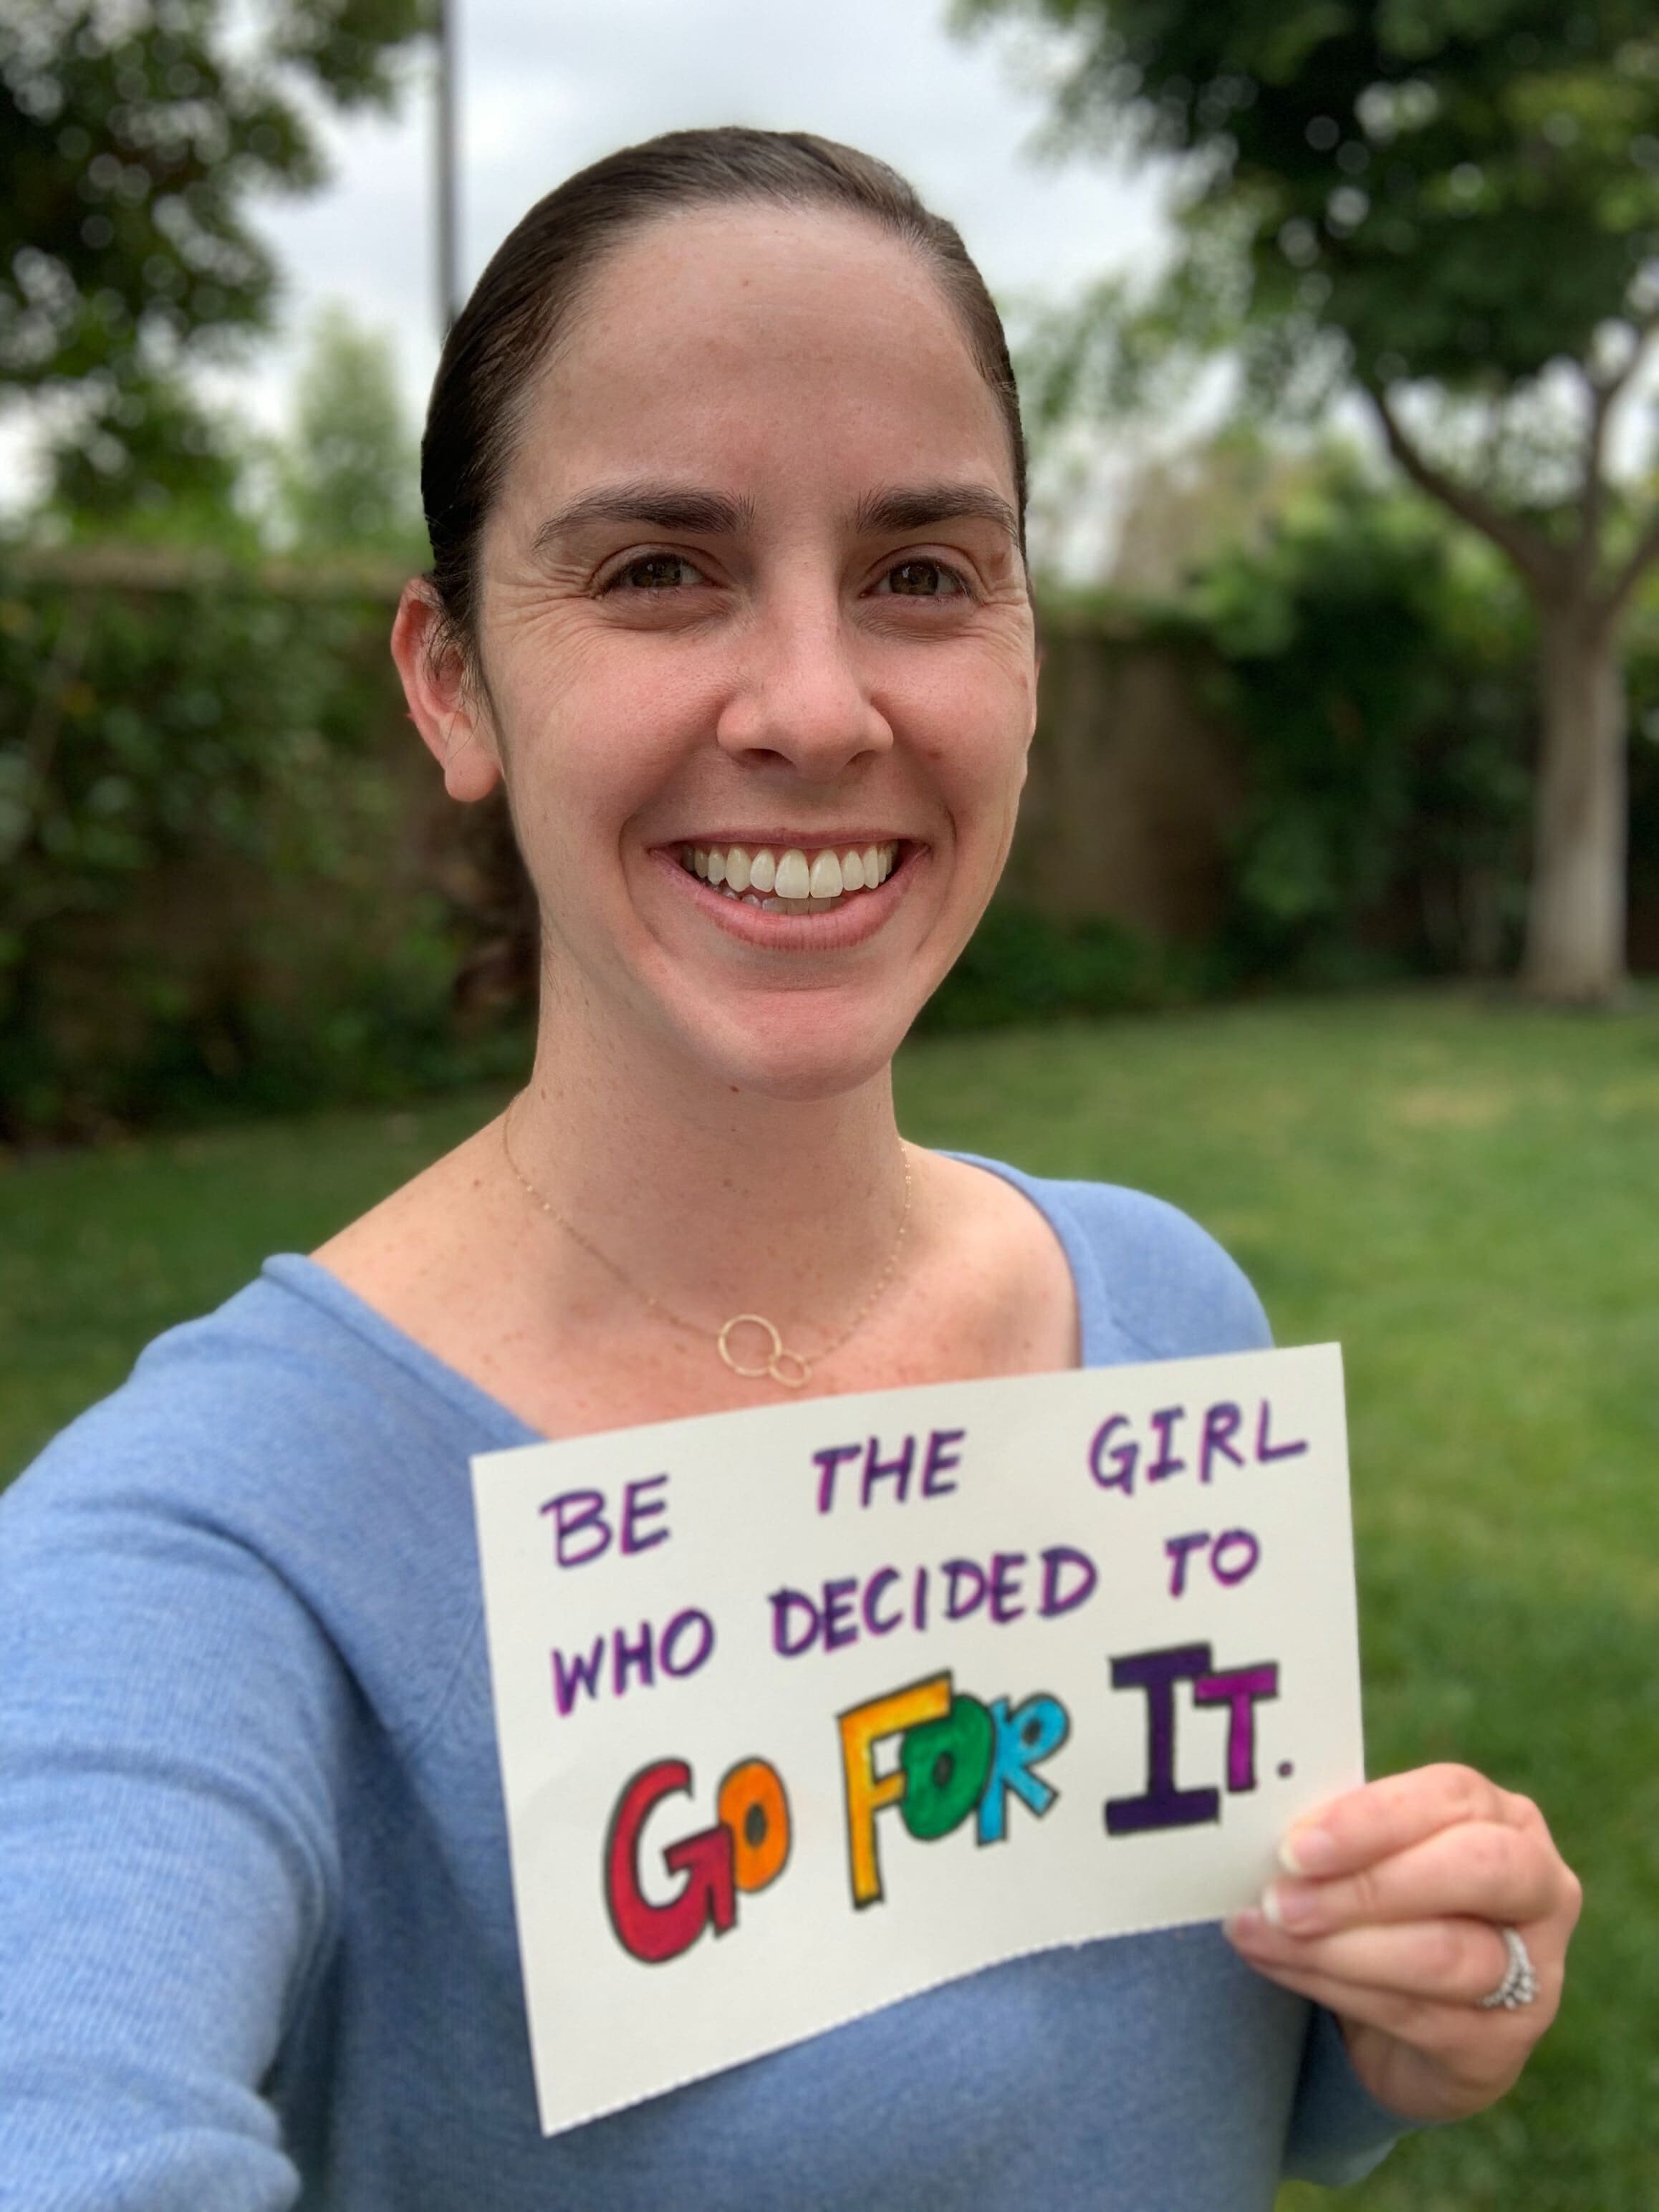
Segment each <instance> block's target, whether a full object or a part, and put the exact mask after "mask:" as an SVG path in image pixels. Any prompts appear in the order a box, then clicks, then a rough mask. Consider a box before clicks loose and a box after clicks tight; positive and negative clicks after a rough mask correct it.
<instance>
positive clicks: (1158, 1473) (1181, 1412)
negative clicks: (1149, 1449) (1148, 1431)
mask: <svg viewBox="0 0 1659 2212" xmlns="http://www.w3.org/2000/svg"><path fill="white" fill-rule="evenodd" d="M1186 1418H1187V1408H1186V1407H1184V1406H1165V1407H1164V1410H1163V1411H1162V1412H1161V1413H1151V1414H1149V1415H1148V1416H1147V1419H1149V1420H1150V1421H1151V1422H1152V1426H1153V1427H1154V1428H1155V1429H1156V1430H1157V1431H1158V1457H1157V1458H1156V1459H1155V1460H1154V1461H1153V1462H1152V1465H1151V1466H1150V1467H1149V1468H1147V1470H1146V1480H1147V1481H1148V1482H1163V1481H1164V1480H1167V1479H1168V1477H1169V1476H1170V1475H1172V1474H1184V1473H1185V1472H1186V1468H1187V1462H1186V1461H1185V1460H1184V1459H1177V1458H1176V1455H1175V1453H1174V1451H1173V1450H1172V1449H1171V1447H1170V1431H1171V1430H1172V1429H1173V1428H1174V1427H1175V1425H1176V1422H1177V1421H1184V1420H1185V1419H1186Z"/></svg>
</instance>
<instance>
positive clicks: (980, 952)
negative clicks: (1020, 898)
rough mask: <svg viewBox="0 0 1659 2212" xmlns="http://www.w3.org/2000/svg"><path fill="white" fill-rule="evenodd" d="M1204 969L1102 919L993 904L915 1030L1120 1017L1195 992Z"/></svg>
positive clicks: (1180, 954) (1197, 959)
mask: <svg viewBox="0 0 1659 2212" xmlns="http://www.w3.org/2000/svg"><path fill="white" fill-rule="evenodd" d="M1205 981H1206V974H1205V963H1204V962H1203V960H1202V959H1201V958H1200V957H1198V956H1195V955H1193V954H1191V953H1188V952H1185V951H1181V950H1179V949H1176V948H1172V947H1169V946H1163V945H1154V944H1153V943H1152V942H1151V941H1150V940H1149V939H1146V938H1144V937H1140V936H1138V935H1137V934H1136V933H1134V932H1133V931H1132V930H1129V929H1126V928H1125V927H1123V925H1122V924H1121V922H1115V921H1107V920H1105V919H1103V918H1085V919H1082V920H1079V921H1056V920H1054V919H1053V918H1052V917H1050V916H1048V915H1042V914H1036V913H1034V912H1032V911H1031V910H1030V909H1029V908H1023V907H1019V906H1014V905H1009V904H1006V903H1004V902H1002V901H1000V900H999V901H997V902H995V903H994V904H993V906H992V907H991V908H990V909H989V911H988V912H987V915H986V916H985V918H984V920H983V921H981V923H980V926H979V927H978V928H977V929H976V930H975V932H974V934H973V937H972V938H971V939H970V940H969V944H968V947H967V949H966V951H964V952H963V955H962V957H961V958H960V959H959V960H958V961H957V964H956V966H955V967H954V968H953V969H951V972H950V974H949V975H947V976H946V977H945V981H944V982H943V983H942V984H941V985H940V986H939V989H938V990H937V991H936V992H935V993H934V994H933V997H932V998H931V999H930V1000H928V1002H927V1006H925V1007H924V1008H923V1009H922V1012H921V1019H920V1021H919V1023H918V1024H917V1026H918V1029H919V1030H921V1031H923V1032H924V1033H927V1032H939V1031H945V1030H986V1029H1003V1028H1006V1027H1007V1026H1009V1025H1010V1024H1013V1023H1023V1022H1042V1021H1056V1020H1060V1019H1064V1018H1071V1017H1078V1016H1085V1017H1086V1016H1089V1015H1099V1014H1116V1013H1127V1012H1131V1011H1136V1010H1141V1009H1145V1008H1146V1007H1151V1006H1165V1005H1169V1004H1172V1003H1177V1002H1179V1001H1181V1000H1186V999H1191V998H1194V997H1196V996H1198V995H1199V994H1200V990H1201V988H1202V986H1203V984H1204V982H1205Z"/></svg>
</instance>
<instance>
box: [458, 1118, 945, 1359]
mask: <svg viewBox="0 0 1659 2212" xmlns="http://www.w3.org/2000/svg"><path fill="white" fill-rule="evenodd" d="M517 1103H518V1101H517V1100H516V1099H515V1100H514V1101H513V1104H514V1105H516V1104H517ZM512 1117H513V1108H512V1107H511V1106H509V1107H508V1108H507V1112H506V1113H505V1114H503V1115H502V1116H501V1150H502V1152H504V1153H505V1154H506V1156H507V1166H508V1167H509V1168H510V1169H511V1170H512V1171H513V1175H514V1176H516V1178H517V1179H518V1181H519V1182H520V1184H522V1186H523V1188H524V1189H525V1191H526V1194H528V1195H529V1196H530V1197H531V1198H532V1199H534V1200H535V1201H536V1204H537V1205H538V1206H540V1208H541V1210H542V1212H544V1214H546V1215H547V1216H548V1217H549V1218H550V1220H552V1221H556V1223H557V1224H558V1225H559V1227H560V1228H561V1229H562V1230H563V1231H564V1233H565V1235H566V1236H567V1237H569V1238H570V1240H571V1242H572V1243H575V1244H580V1247H581V1249H582V1250H583V1251H584V1252H586V1254H587V1255H588V1257H589V1259H591V1260H597V1261H599V1265H600V1267H603V1268H604V1269H605V1273H607V1274H610V1275H613V1276H614V1277H615V1278H616V1279H617V1282H619V1283H620V1284H621V1285H622V1286H623V1289H624V1290H625V1291H627V1292H628V1294H629V1297H635V1298H637V1299H638V1300H639V1302H640V1304H641V1305H642V1306H644V1307H645V1308H646V1309H647V1311H648V1312H651V1313H653V1314H655V1315H656V1316H658V1318H659V1320H661V1321H665V1322H667V1323H668V1324H669V1326H670V1327H671V1328H678V1329H684V1331H685V1333H686V1334H687V1335H689V1336H703V1337H707V1336H711V1335H712V1336H713V1338H714V1347H715V1349H716V1351H718V1352H719V1353H720V1358H722V1359H723V1360H724V1361H725V1362H726V1365H727V1366H728V1367H729V1368H730V1369H731V1370H732V1373H733V1374H734V1375H740V1376H742V1377H743V1379H744V1382H745V1383H756V1382H759V1381H760V1380H761V1378H762V1377H763V1376H769V1377H770V1378H771V1380H772V1381H773V1382H774V1383H781V1384H782V1386H783V1388H784V1389H786V1390H800V1389H805V1386H806V1384H807V1383H810V1382H811V1379H812V1369H813V1366H814V1365H815V1364H816V1363H817V1362H818V1361H820V1360H823V1359H828V1358H829V1355H830V1353H831V1352H839V1351H840V1350H841V1348H842V1345H843V1344H845V1343H846V1342H847V1340H848V1338H849V1337H850V1336H851V1335H852V1334H853V1333H854V1330H855V1329H857V1328H859V1326H860V1323H861V1322H863V1321H864V1320H865V1319H866V1316H867V1315H868V1314H869V1312H870V1310H871V1309H872V1306H873V1305H874V1304H875V1303H876V1301H877V1299H878V1298H879V1297H880V1296H881V1294H882V1292H883V1291H884V1290H885V1289H886V1288H887V1285H888V1284H889V1283H890V1282H891V1281H892V1279H893V1270H894V1268H895V1267H897V1265H898V1256H899V1251H900V1249H901V1248H902V1245H903V1243H904V1232H905V1231H906V1230H907V1229H908V1227H909V1225H910V1161H909V1156H908V1153H907V1152H905V1149H904V1141H903V1139H902V1138H901V1139H900V1140H899V1164H900V1166H901V1167H902V1169H903V1170H904V1210H903V1212H902V1213H901V1214H900V1215H899V1225H898V1234H897V1236H896V1237H894V1239H893V1249H892V1250H891V1251H890V1253H889V1254H888V1255H887V1265H886V1266H885V1267H884V1268H883V1269H882V1271H881V1273H880V1276H879V1277H878V1279H877V1283H876V1286H875V1288H874V1290H872V1291H871V1293H870V1295H869V1297H867V1298H866V1300H865V1301H864V1304H862V1305H861V1306H860V1308H859V1310H858V1311H857V1312H856V1313H855V1314H854V1316H853V1318H852V1320H851V1321H849V1322H848V1324H847V1326H846V1328H844V1329H842V1333H841V1334H840V1335H839V1336H835V1337H831V1339H830V1340H829V1343H828V1344H825V1345H821V1346H819V1347H818V1349H817V1352H814V1353H813V1355H812V1358H811V1359H808V1358H805V1355H804V1354H803V1353H801V1352H792V1351H791V1350H790V1349H789V1347H788V1346H787V1345H786V1344H785V1342H784V1340H783V1332H782V1330H781V1329H780V1328H779V1327H778V1325H777V1323H776V1322H773V1321H769V1320H768V1319H767V1317H766V1316H765V1315H764V1314H757V1313H740V1314H733V1315H732V1318H731V1320H730V1321H728V1322H724V1323H722V1325H721V1326H720V1328H717V1329H710V1328H708V1327H706V1326H705V1324H704V1323H702V1322H695V1321H688V1320H687V1319H686V1318H685V1316H684V1314H677V1313H676V1312H675V1311H674V1310H673V1308H672V1307H671V1306H665V1304H663V1302H662V1300H661V1299H660V1298H659V1297H653V1296H652V1294H651V1292H650V1291H645V1290H641V1288H640V1285H638V1284H637V1283H636V1282H635V1281H634V1279H633V1278H632V1277H631V1276H629V1275H627V1274H624V1273H623V1270H622V1269H621V1268H620V1267H618V1266H617V1262H616V1261H614V1260H613V1259H612V1258H611V1255H609V1253H606V1252H601V1251H600V1249H599V1246H598V1245H597V1244H595V1243H593V1241H592V1238H591V1237H585V1236H583V1234H582V1232H581V1231H580V1229H578V1228H577V1226H576V1225H575V1223H574V1221H568V1220H567V1219H566V1218H565V1217H564V1215H563V1214H562V1213H561V1212H560V1211H559V1209H558V1207H557V1206H555V1205H554V1203H553V1201H552V1200H551V1199H550V1198H549V1197H548V1196H547V1195H546V1194H545V1193H544V1192H542V1191H539V1190H538V1189H537V1188H536V1186H535V1184H534V1183H533V1182H531V1180H530V1177H529V1176H527V1175H526V1173H525V1171H524V1170H523V1169H522V1168H521V1167H520V1165H519V1163H518V1162H517V1160H515V1159H514V1158H513V1145H512V1139H511V1137H510V1135H509V1133H508V1125H509V1123H510V1122H511V1120H512ZM743 1328H750V1329H759V1330H761V1331H762V1333H763V1335H764V1337H765V1340H766V1343H767V1345H768V1346H769V1349H768V1351H767V1353H766V1357H765V1358H763V1360H762V1361H761V1363H760V1364H759V1365H758V1366H754V1365H751V1364H748V1363H746V1362H745V1361H744V1360H742V1359H740V1358H738V1355H737V1353H736V1352H733V1350H732V1337H733V1335H734V1334H736V1332H737V1331H738V1330H739V1329H743Z"/></svg>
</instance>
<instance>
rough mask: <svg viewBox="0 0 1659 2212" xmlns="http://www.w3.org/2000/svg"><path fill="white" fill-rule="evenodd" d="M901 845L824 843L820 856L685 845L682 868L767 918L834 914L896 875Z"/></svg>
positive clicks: (755, 847)
mask: <svg viewBox="0 0 1659 2212" xmlns="http://www.w3.org/2000/svg"><path fill="white" fill-rule="evenodd" d="M898 856H899V841H898V840H897V839H896V838H894V839H890V840H889V841H888V842H886V843H884V844H878V845H848V846H845V847H842V846H839V845H825V846H823V847H822V848H819V849H818V850H817V851H815V852H807V851H805V850H804V849H803V848H801V847H799V846H797V845H790V846H787V847H784V848H779V847H775V846H772V845H682V846H681V847H680V866H682V867H683V868H684V870H685V872H686V873H687V874H688V875H691V876H696V877H699V878H701V879H702V882H704V883H706V884H708V886H709V888H710V889H711V890H720V891H723V892H724V893H725V894H726V897H727V898H729V899H738V900H740V901H741V902H743V904H744V905H745V906H757V907H759V908H761V909H762V911H763V913H767V914H829V913H830V912H832V911H833V910H834V909H835V908H837V907H843V906H845V905H846V904H847V903H848V901H849V900H851V899H854V898H856V897H857V896H859V894H860V892H863V891H872V890H876V889H877V888H878V886H879V885H880V884H884V883H885V882H886V880H887V878H888V877H889V876H890V875H891V874H892V872H893V869H894V866H896V862H897V860H898Z"/></svg>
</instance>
